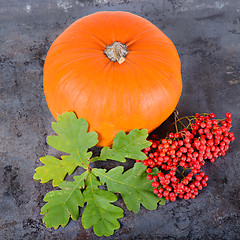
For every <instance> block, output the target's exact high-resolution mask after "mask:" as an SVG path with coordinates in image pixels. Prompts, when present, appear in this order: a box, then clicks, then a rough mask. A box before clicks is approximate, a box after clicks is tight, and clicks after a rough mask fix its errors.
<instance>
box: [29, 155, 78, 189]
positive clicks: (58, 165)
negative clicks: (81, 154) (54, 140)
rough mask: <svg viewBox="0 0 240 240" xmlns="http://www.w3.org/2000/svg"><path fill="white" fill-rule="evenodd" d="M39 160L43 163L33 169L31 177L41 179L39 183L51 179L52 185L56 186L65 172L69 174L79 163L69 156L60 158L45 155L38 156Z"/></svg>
mask: <svg viewBox="0 0 240 240" xmlns="http://www.w3.org/2000/svg"><path fill="white" fill-rule="evenodd" d="M40 161H41V162H42V163H43V164H45V165H44V166H40V167H38V168H36V169H35V171H36V173H35V174H34V175H33V179H35V180H41V183H46V182H48V181H50V180H53V182H52V185H53V186H54V187H55V186H58V184H59V183H60V182H62V181H63V180H64V178H65V176H66V175H67V174H69V175H71V174H72V173H73V171H74V170H75V169H76V167H77V166H78V163H79V162H78V161H76V159H74V158H72V157H71V156H62V160H59V159H57V158H55V157H53V156H45V157H42V158H40Z"/></svg>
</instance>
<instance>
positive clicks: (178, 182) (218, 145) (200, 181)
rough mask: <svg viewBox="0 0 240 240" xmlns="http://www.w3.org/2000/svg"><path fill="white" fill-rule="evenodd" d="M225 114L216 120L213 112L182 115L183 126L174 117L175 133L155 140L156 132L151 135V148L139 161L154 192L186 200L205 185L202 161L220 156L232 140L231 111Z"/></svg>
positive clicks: (179, 120) (167, 198)
mask: <svg viewBox="0 0 240 240" xmlns="http://www.w3.org/2000/svg"><path fill="white" fill-rule="evenodd" d="M225 116H226V118H225V119H222V120H217V119H214V118H215V114H214V113H211V114H201V115H200V114H198V113H196V114H195V116H190V117H185V118H184V119H187V121H188V125H187V126H184V124H183V123H182V122H181V120H182V119H183V118H181V119H177V120H176V121H175V123H174V124H175V126H176V131H177V132H176V133H173V132H171V133H169V134H168V137H167V138H165V139H162V140H158V136H157V135H153V136H152V140H150V141H151V142H152V145H151V147H148V148H145V149H144V150H143V152H144V153H145V154H146V156H147V158H146V159H145V160H144V161H143V164H144V165H146V166H147V167H148V168H147V170H146V172H147V173H149V174H148V175H147V179H148V180H150V181H152V186H153V187H154V189H153V193H154V194H156V195H157V196H158V197H159V198H162V197H165V198H166V200H170V201H175V200H176V198H177V197H179V198H184V199H185V200H188V199H190V198H192V199H193V198H195V196H196V195H198V192H199V190H201V189H202V188H203V187H206V186H207V181H208V176H207V175H205V173H204V172H203V171H201V167H202V166H203V165H204V164H205V160H209V161H210V162H211V163H213V162H214V161H215V159H216V158H217V157H219V156H224V155H225V152H226V151H227V150H228V149H229V144H230V142H232V141H233V140H234V139H235V137H234V134H233V133H232V132H230V128H231V126H232V125H231V122H232V119H231V114H230V113H226V115H225ZM179 122H180V123H181V124H182V125H183V126H184V128H183V129H182V130H180V131H178V128H177V124H176V123H179ZM137 161H139V160H137ZM156 169H157V171H156Z"/></svg>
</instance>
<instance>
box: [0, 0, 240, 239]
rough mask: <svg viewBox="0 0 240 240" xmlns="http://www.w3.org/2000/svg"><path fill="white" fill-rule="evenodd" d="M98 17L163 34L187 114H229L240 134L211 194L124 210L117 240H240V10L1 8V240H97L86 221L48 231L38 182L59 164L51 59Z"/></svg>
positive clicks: (221, 4) (98, 5)
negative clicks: (172, 50) (59, 40)
mask: <svg viewBox="0 0 240 240" xmlns="http://www.w3.org/2000/svg"><path fill="white" fill-rule="evenodd" d="M100 10H125V11H130V12H132V13H136V14H138V15H140V16H143V17H145V18H147V19H149V20H150V21H151V22H152V23H154V24H155V25H157V26H158V27H159V28H160V29H162V30H163V31H164V32H165V34H167V35H168V36H169V37H170V38H171V39H172V40H173V42H174V43H175V45H176V47H177V49H178V51H179V54H180V57H181V61H182V76H183V84H184V88H183V93H182V97H181V99H180V102H179V105H178V110H179V111H180V114H181V115H182V116H184V115H192V114H193V113H195V112H215V113H216V115H217V117H219V118H221V117H224V114H225V112H227V111H230V112H232V114H233V125H234V126H233V131H234V132H235V134H236V140H235V142H234V143H233V144H232V145H231V147H230V150H229V151H228V152H227V154H226V155H225V157H221V158H219V159H217V161H216V163H215V164H214V165H211V164H210V163H207V164H206V166H205V168H204V169H205V172H206V173H208V175H209V178H210V180H209V186H208V187H207V188H206V189H204V190H202V191H201V192H200V195H199V196H198V197H197V198H196V199H194V200H189V201H184V200H181V201H180V200H178V201H176V202H174V203H169V204H167V205H166V206H164V207H162V206H161V207H159V208H158V209H157V210H156V211H147V210H145V209H143V208H142V209H141V211H140V212H139V213H138V214H134V213H132V212H129V211H127V210H126V211H125V217H124V218H122V219H121V220H120V222H121V228H120V229H119V230H117V231H115V234H114V236H112V237H109V239H169V240H170V239H171V240H173V239H178V240H180V239H181V240H183V239H186V240H187V239H229V240H235V239H240V230H239V229H240V223H239V208H240V202H239V199H240V196H239V190H240V181H239V175H238V174H239V169H240V167H239V162H240V161H239V159H240V151H239V149H240V144H239V137H238V134H239V130H240V127H239V122H240V121H239V120H240V119H239V118H240V114H239V110H240V97H239V94H240V2H239V1H238V0H231V1H230V0H229V1H225V0H219V1H214V0H212V1H208V0H206V1H193V0H186V1H182V0H181V1H175V0H168V1H167V0H160V1H153V0H150V1H147V0H138V1H133V0H132V1H131V0H129V1H127V0H112V1H108V0H91V1H81V0H74V1H71V0H53V1H50V0H49V1H46V0H42V1H36V0H0V176H1V178H0V239H7V240H9V239H14V240H15V239H16V240H18V239H41V240H42V239H61V240H62V239H74V240H76V239H98V238H97V237H96V236H95V235H94V234H93V230H92V229H88V230H84V229H83V227H82V225H81V221H80V219H79V220H78V221H71V222H70V223H69V225H67V226H66V227H65V228H64V229H63V228H59V229H58V230H53V229H46V228H45V225H44V224H42V222H41V219H42V217H41V216H40V214H39V212H40V208H41V206H42V205H43V204H44V203H43V200H42V198H43V196H44V195H45V193H46V192H47V191H48V190H50V189H51V185H50V184H46V185H42V184H40V183H38V182H34V181H33V179H32V176H33V174H34V169H35V168H36V167H37V166H39V165H40V163H39V160H38V158H39V157H41V156H44V155H46V154H55V155H57V154H56V153H55V152H54V151H53V150H52V149H50V148H49V147H48V146H47V145H46V142H45V139H46V136H47V135H49V134H52V130H51V128H50V123H51V121H53V118H52V116H51V114H50V112H49V111H48V109H47V105H46V102H45V99H44V94H43V89H42V70H43V63H44V58H45V55H46V53H47V50H48V48H49V47H50V45H51V43H52V42H53V41H54V39H55V38H56V37H57V36H58V35H59V34H60V33H61V32H62V31H63V30H64V29H65V28H66V27H67V26H69V25H70V24H71V23H72V22H73V21H75V20H76V19H78V18H80V17H82V16H84V15H87V14H89V13H93V12H96V11H100ZM130 164H131V163H129V165H130ZM111 165H112V166H113V165H114V164H113V163H111ZM117 205H118V206H122V207H123V206H124V204H123V202H122V200H121V199H119V200H118V202H117ZM81 213H82V210H81ZM101 239H105V238H104V237H102V238H101Z"/></svg>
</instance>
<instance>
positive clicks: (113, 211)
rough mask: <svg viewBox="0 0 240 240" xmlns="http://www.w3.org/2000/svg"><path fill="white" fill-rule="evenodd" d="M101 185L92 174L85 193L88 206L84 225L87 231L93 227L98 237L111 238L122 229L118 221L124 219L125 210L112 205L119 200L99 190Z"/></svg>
mask: <svg viewBox="0 0 240 240" xmlns="http://www.w3.org/2000/svg"><path fill="white" fill-rule="evenodd" d="M100 185H101V183H100V182H99V181H98V180H97V178H96V177H95V176H94V174H92V173H90V174H89V176H88V178H87V180H86V186H87V187H86V190H85V191H84V192H83V195H84V198H85V199H86V201H87V206H86V207H85V209H84V212H83V214H82V224H83V227H84V228H86V229H87V228H90V227H92V226H93V230H94V233H95V234H96V235H97V236H103V235H105V236H110V235H112V234H113V233H114V230H115V229H118V228H120V224H119V222H118V220H117V219H118V218H122V217H123V210H122V209H121V208H119V207H117V206H115V205H113V204H111V203H113V202H115V201H116V200H117V196H116V195H115V194H113V193H111V192H108V191H105V190H101V189H99V188H98V186H100Z"/></svg>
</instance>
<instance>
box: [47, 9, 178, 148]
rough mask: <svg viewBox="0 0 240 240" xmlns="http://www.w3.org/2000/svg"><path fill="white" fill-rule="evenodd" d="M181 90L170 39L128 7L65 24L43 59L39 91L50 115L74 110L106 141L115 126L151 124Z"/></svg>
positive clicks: (105, 143)
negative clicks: (44, 98) (43, 96)
mask: <svg viewBox="0 0 240 240" xmlns="http://www.w3.org/2000/svg"><path fill="white" fill-rule="evenodd" d="M181 91H182V80H181V65H180V59H179V56H178V53H177V50H176V48H175V46H174V45H173V43H172V42H171V40H170V39H169V38H168V37H167V36H166V35H165V34H164V33H163V32H162V31H161V30H159V29H158V28H157V27H156V26H154V25H153V24H152V23H150V22H149V21H148V20H146V19H144V18H142V17H139V16H137V15H134V14H131V13H128V12H98V13H94V14H91V15H89V16H86V17H83V18H81V19H79V20H77V21H76V22H74V23H73V24H72V25H71V26H69V27H68V28H67V29H66V30H65V31H64V32H63V33H62V34H61V35H60V36H59V37H58V38H57V39H56V40H55V41H54V43H53V44H52V46H51V48H50V50H49V52H48V54H47V57H46V61H45V65H44V92H45V96H46V100H47V104H48V107H49V109H50V111H51V113H52V115H53V116H54V118H55V119H56V118H57V115H59V114H62V113H63V112H66V111H74V112H75V113H76V115H77V117H78V118H85V119H86V120H87V121H88V123H89V124H90V129H89V130H90V131H96V132H97V133H98V134H99V140H100V141H99V144H98V145H99V146H110V145H111V144H112V140H113V138H114V136H115V135H116V134H117V132H119V131H120V130H123V131H125V132H127V131H130V130H132V129H134V128H139V129H141V128H147V129H148V130H149V132H151V131H152V130H154V129H155V128H157V127H158V126H159V125H160V124H161V123H162V122H163V121H164V120H166V119H167V118H168V117H169V116H170V115H171V113H172V112H173V110H174V109H175V107H176V105H177V103H178V101H179V98H180V95H181Z"/></svg>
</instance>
